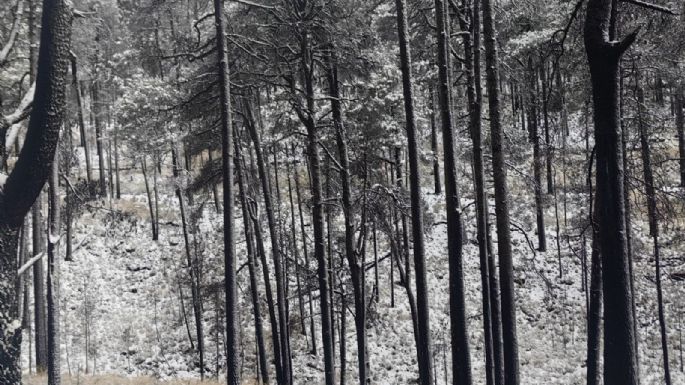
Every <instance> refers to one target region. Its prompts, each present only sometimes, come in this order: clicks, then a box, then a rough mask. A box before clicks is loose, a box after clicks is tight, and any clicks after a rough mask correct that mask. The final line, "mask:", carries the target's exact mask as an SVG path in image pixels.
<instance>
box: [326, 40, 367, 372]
mask: <svg viewBox="0 0 685 385" xmlns="http://www.w3.org/2000/svg"><path fill="white" fill-rule="evenodd" d="M332 49H333V48H331V50H332ZM329 55H330V56H329V57H327V59H328V66H329V69H328V86H329V93H330V95H331V108H332V110H333V124H334V126H335V138H336V143H337V147H338V158H339V160H340V180H341V187H342V209H343V216H344V219H345V256H346V258H347V263H348V264H349V267H350V276H351V278H352V290H353V295H354V318H355V319H354V321H355V332H356V335H357V369H358V373H359V384H360V385H366V382H367V377H368V373H367V358H366V354H367V337H366V299H365V298H364V272H363V271H364V266H363V264H362V261H361V259H360V255H359V250H357V249H356V248H355V245H354V232H355V226H354V223H353V220H354V209H353V206H352V189H351V183H350V166H349V164H350V160H349V155H348V152H347V132H346V130H345V126H344V125H343V118H342V106H341V103H340V90H339V85H338V69H337V63H336V60H337V58H336V56H335V52H331V53H330V54H329ZM362 226H364V224H362ZM360 231H363V230H360ZM342 288H343V286H342V283H341V289H342ZM343 300H344V296H343ZM346 312H347V310H346V309H345V304H344V302H343V304H342V306H341V325H340V328H341V333H340V339H341V340H340V346H341V349H340V365H341V383H342V382H343V381H344V380H343V379H344V370H343V369H342V367H343V362H344V361H345V356H344V348H343V347H344V340H345V333H344V320H345V313H346Z"/></svg>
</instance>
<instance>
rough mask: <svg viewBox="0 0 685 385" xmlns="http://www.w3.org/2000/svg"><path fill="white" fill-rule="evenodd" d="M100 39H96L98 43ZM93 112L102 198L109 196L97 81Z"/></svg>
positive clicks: (92, 94)
mask: <svg viewBox="0 0 685 385" xmlns="http://www.w3.org/2000/svg"><path fill="white" fill-rule="evenodd" d="M97 40H98V39H97V38H96V41H97ZM95 76H97V75H95ZM90 101H91V110H92V111H93V116H94V118H93V120H94V122H95V147H96V149H97V153H98V168H99V171H98V175H99V178H100V179H99V181H100V186H99V187H100V188H99V191H100V196H101V197H103V198H104V197H106V196H107V177H106V174H105V172H106V168H105V149H104V144H103V142H104V140H105V137H104V133H103V132H102V116H101V115H102V110H101V108H100V83H99V82H98V81H97V80H95V81H94V82H93V86H92V88H91V98H90Z"/></svg>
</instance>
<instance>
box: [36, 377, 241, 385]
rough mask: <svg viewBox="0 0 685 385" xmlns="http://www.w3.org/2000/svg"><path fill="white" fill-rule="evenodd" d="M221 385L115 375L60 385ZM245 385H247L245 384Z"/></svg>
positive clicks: (39, 380) (41, 382) (40, 383)
mask: <svg viewBox="0 0 685 385" xmlns="http://www.w3.org/2000/svg"><path fill="white" fill-rule="evenodd" d="M46 383H47V376H43V375H30V376H24V378H23V384H24V385H45V384H46ZM162 384H163V385H199V384H202V385H221V384H225V382H221V381H214V380H205V381H202V382H200V380H197V379H183V380H181V379H176V380H165V381H163V380H159V379H155V378H153V377H123V376H115V375H102V376H89V375H79V376H69V375H65V376H63V377H62V385H162ZM246 385H247V384H246Z"/></svg>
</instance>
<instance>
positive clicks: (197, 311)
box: [171, 143, 205, 380]
mask: <svg viewBox="0 0 685 385" xmlns="http://www.w3.org/2000/svg"><path fill="white" fill-rule="evenodd" d="M171 160H172V167H173V172H174V178H176V179H177V182H176V191H175V192H176V197H177V198H178V206H179V209H180V212H181V228H182V230H183V244H184V245H185V254H186V263H187V264H188V277H189V278H190V293H191V297H192V300H193V315H194V317H195V334H196V337H197V351H198V354H199V358H200V380H204V378H205V344H204V329H203V327H202V326H203V325H202V318H203V317H202V293H201V292H200V284H201V283H200V278H199V274H198V271H199V266H198V261H197V256H193V253H192V251H191V250H190V237H189V235H188V224H187V218H186V202H185V194H184V193H183V191H182V190H181V187H180V184H179V183H180V181H178V178H180V176H181V170H180V167H181V166H180V164H179V160H178V151H177V150H176V143H171Z"/></svg>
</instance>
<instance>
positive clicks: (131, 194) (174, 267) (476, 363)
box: [22, 174, 685, 385]
mask: <svg viewBox="0 0 685 385" xmlns="http://www.w3.org/2000/svg"><path fill="white" fill-rule="evenodd" d="M424 178H425V179H426V180H425V181H424V182H425V184H424V185H429V180H428V179H429V178H430V176H429V175H426V176H424ZM122 179H123V180H124V181H125V182H126V183H125V184H122V188H124V190H125V191H122V193H124V195H123V196H122V199H121V200H114V201H112V202H111V203H110V202H109V201H107V200H102V201H99V202H94V203H93V205H92V206H91V207H89V208H87V209H86V211H85V212H84V213H83V214H82V215H81V216H80V217H79V218H77V219H75V221H74V222H75V229H74V244H75V245H80V247H79V248H78V250H77V251H76V252H75V255H74V261H73V262H65V263H63V265H62V272H63V274H62V298H63V300H62V303H61V306H62V333H63V338H62V357H63V358H62V363H63V366H64V368H63V369H64V372H65V373H67V372H69V373H72V374H73V373H83V372H85V371H88V372H89V373H93V372H95V373H96V374H97V375H96V376H94V377H92V378H91V377H90V376H86V375H83V374H79V375H77V376H76V377H74V376H72V377H68V378H67V379H65V381H64V383H65V384H69V385H71V384H84V385H90V384H103V385H105V384H107V385H110V384H111V385H117V384H122V385H125V384H130V385H139V384H140V385H148V384H157V382H155V381H156V380H153V378H161V379H165V380H168V381H171V382H168V383H169V384H179V385H180V384H194V383H195V382H193V381H192V380H193V379H197V378H199V369H198V367H199V366H198V358H197V354H196V353H195V351H194V350H193V348H192V347H191V342H190V341H191V340H190V339H189V337H188V336H189V335H192V339H194V338H195V334H194V333H195V332H194V330H195V329H194V325H193V320H192V307H191V299H190V290H189V288H188V282H187V271H186V269H185V268H184V267H183V266H184V264H185V262H184V261H185V255H184V248H183V237H182V234H181V226H180V221H179V219H178V218H179V216H178V208H177V207H178V204H177V201H176V197H175V196H174V195H173V194H171V193H170V191H172V189H171V187H170V186H169V185H164V184H160V190H161V191H162V192H164V191H169V192H167V193H162V194H160V218H161V220H160V225H161V235H160V239H159V241H158V242H153V241H151V236H150V234H151V232H150V220H149V215H148V213H147V200H146V196H145V190H144V187H143V183H142V178H141V177H140V176H139V175H137V174H130V175H128V174H123V175H122ZM512 179H513V181H512V184H511V191H512V192H511V194H512V196H511V202H512V207H511V214H512V244H513V247H514V252H515V260H514V266H515V276H516V280H515V281H516V287H515V288H516V295H517V306H516V309H517V316H518V337H519V354H520V361H521V378H522V382H523V383H525V384H529V385H537V384H539V385H542V384H560V385H562V384H563V385H569V384H582V383H584V381H585V380H584V378H585V356H586V353H585V352H586V340H585V334H586V331H585V322H586V321H585V314H586V292H585V290H584V288H583V283H582V279H581V271H582V264H581V258H580V256H581V255H582V252H581V251H580V248H581V246H580V245H581V241H580V237H579V234H580V231H579V230H578V229H580V228H582V227H583V221H584V218H587V209H586V208H585V207H587V206H586V200H587V196H586V194H584V193H582V183H583V182H582V181H583V179H582V178H575V179H576V180H578V181H580V182H576V183H577V185H578V186H581V187H578V186H576V185H573V184H569V186H568V193H567V194H565V196H562V194H561V193H560V195H559V196H558V199H559V202H558V211H559V221H560V223H561V225H560V226H561V233H560V234H561V236H560V238H559V247H560V250H561V253H560V254H559V253H558V250H557V238H556V233H555V232H554V231H553V230H554V228H555V221H556V219H557V216H556V215H555V206H554V200H553V197H552V196H546V197H545V199H546V202H547V205H546V207H547V209H546V212H545V215H546V221H547V231H548V233H547V244H548V251H546V252H539V251H537V250H536V248H537V244H536V243H537V236H536V234H535V216H534V213H533V210H532V209H531V208H532V207H534V202H533V194H532V193H531V191H530V190H531V188H530V184H529V183H528V181H527V180H526V179H525V178H517V177H516V176H515V175H514V177H513V178H512ZM569 180H573V176H569ZM469 187H470V186H464V188H463V191H462V204H463V206H464V223H466V224H467V233H468V239H469V242H467V243H466V244H465V246H464V264H465V266H464V275H465V287H466V304H467V308H466V310H467V319H468V330H469V337H470V341H469V342H470V346H471V355H472V357H471V361H472V365H473V371H474V379H475V382H474V383H475V384H482V383H484V373H483V371H484V363H483V361H484V360H483V352H482V351H483V348H482V338H483V336H482V308H481V292H480V286H481V285H480V273H479V262H478V247H477V245H476V243H475V238H476V237H475V228H474V227H473V225H472V224H473V223H474V222H475V221H474V218H473V216H474V213H473V207H474V205H473V204H472V202H473V194H472V191H470V190H469ZM578 191H581V192H578ZM423 198H424V201H425V203H426V205H425V206H426V208H427V213H426V217H427V221H426V226H427V228H426V234H427V235H426V242H427V247H426V258H427V266H428V282H429V298H430V310H431V314H430V322H431V328H432V331H433V333H432V338H433V346H434V349H433V352H434V357H433V362H434V366H435V377H436V379H437V383H438V384H448V383H450V378H451V375H450V373H449V370H450V369H449V366H450V364H449V357H450V350H449V308H448V303H449V301H448V297H449V296H448V290H447V289H448V274H447V266H448V262H447V255H446V251H445V250H446V242H447V234H446V230H445V225H444V220H445V218H444V212H445V210H444V196H442V195H435V194H432V193H431V192H430V191H428V190H425V191H424V194H423ZM210 202H211V199H210V198H209V196H207V197H201V196H198V197H196V202H195V206H194V207H196V208H200V211H201V214H198V215H196V220H195V221H194V222H195V226H196V230H197V234H201V237H200V236H198V241H199V242H198V244H200V249H199V250H198V251H199V252H200V253H202V255H203V258H204V262H203V264H204V270H205V274H204V277H203V282H204V285H203V293H204V294H203V298H204V313H203V316H204V324H205V348H206V358H205V365H206V367H207V370H206V371H207V377H211V376H213V373H215V372H216V368H217V367H221V365H222V364H223V363H224V362H225V359H224V356H223V354H224V353H223V352H224V346H223V342H222V341H223V336H222V329H221V328H217V327H216V325H223V323H224V320H223V308H222V307H223V304H222V301H221V298H222V295H221V293H220V291H218V290H217V288H220V282H221V275H222V266H223V262H222V261H223V253H222V239H221V228H222V226H221V223H222V222H221V217H220V216H219V215H217V213H216V211H215V210H214V207H213V206H212V205H211V203H210ZM564 202H565V203H564ZM490 209H491V211H494V205H493V202H491V205H490ZM283 210H284V212H287V210H288V207H287V206H286V205H285V204H284V206H283ZM493 215H494V214H493ZM634 215H635V216H636V218H637V220H636V221H635V223H634V225H633V230H634V253H635V255H636V258H635V266H634V269H635V270H634V271H635V286H636V304H637V317H638V320H639V323H638V331H639V337H640V338H639V343H640V364H641V377H642V384H643V385H656V384H661V383H662V381H663V374H662V373H663V364H662V359H661V357H662V355H661V345H660V340H659V329H658V322H657V313H656V291H655V290H656V289H655V284H654V263H653V260H652V259H651V258H650V255H651V241H650V238H649V236H648V234H647V229H646V225H645V220H644V219H646V218H644V215H643V214H642V213H640V212H636V213H635V214H634ZM236 223H242V221H241V220H240V219H239V218H237V219H236ZM240 227H241V226H240ZM336 227H339V226H336ZM566 229H568V232H566ZM679 229H680V228H679V227H675V226H674V227H673V228H671V229H666V231H665V234H664V236H663V238H662V239H663V242H664V246H665V247H664V255H663V261H664V267H663V270H664V277H667V275H668V274H669V273H671V272H674V271H676V270H677V269H683V266H680V265H679V262H678V261H680V260H681V256H680V254H679V250H677V248H669V247H668V245H670V244H678V242H676V241H677V239H676V238H678V237H680V236H681V235H680V233H681V231H680V230H682V229H680V230H679ZM339 236H340V234H335V235H334V239H336V237H339ZM242 237H243V234H242V230H238V234H237V239H242ZM588 238H589V237H588ZM493 240H496V237H495V234H494V228H493ZM569 242H570V244H571V246H572V247H569ZM267 245H268V242H267ZM495 245H496V242H495ZM378 246H379V250H378V254H379V258H382V257H383V256H385V255H386V254H387V250H388V247H387V244H386V242H384V241H383V238H379V245H378ZM589 247H590V242H589V239H588V240H587V242H586V249H587V250H588V253H589ZM243 249H244V243H243V242H239V243H238V245H237V250H238V256H239V259H240V260H239V264H238V265H239V266H242V265H243V263H244V258H245V257H244V252H243ZM569 250H574V251H573V252H571V251H569ZM268 252H269V251H268V250H267V253H268ZM370 253H371V252H370ZM371 258H373V256H372V254H371V255H367V261H368V260H371ZM379 266H380V277H381V284H380V287H379V302H378V303H377V304H374V305H373V306H372V308H371V309H370V312H369V322H368V323H369V327H368V330H367V331H368V341H369V356H370V362H371V373H372V374H371V376H372V383H374V384H378V385H393V384H411V383H414V382H415V381H416V377H417V370H416V358H415V357H416V353H415V347H414V340H413V337H412V335H413V332H412V326H411V317H410V312H409V307H408V305H407V300H406V298H407V297H406V293H405V291H404V289H403V288H402V287H401V286H399V285H395V287H394V296H395V305H396V306H395V307H394V308H393V307H391V306H390V300H391V298H390V296H391V291H390V281H389V279H390V263H389V259H384V260H382V262H381V263H380V265H379ZM560 266H561V269H562V271H561V275H560V271H559V268H560ZM272 268H273V267H272ZM272 271H273V270H272ZM341 276H346V275H341ZM367 284H368V287H369V292H370V291H371V287H372V285H373V274H372V270H370V271H369V273H368V274H367ZM290 290H291V296H292V297H291V298H292V299H291V301H290V312H291V339H292V351H293V367H294V374H295V383H296V384H319V383H322V372H323V370H322V362H321V361H322V360H321V344H320V342H319V343H318V344H317V345H318V349H319V351H318V355H312V354H310V353H308V352H309V346H310V343H311V336H310V335H309V330H306V334H303V332H302V329H301V327H300V326H299V325H300V316H299V313H298V306H297V297H296V290H297V286H296V282H295V279H294V277H291V280H290ZM346 290H348V291H349V290H350V288H349V287H348V288H347V289H346ZM664 293H665V298H664V302H665V306H666V315H667V324H668V325H669V347H670V353H671V360H670V361H671V363H672V365H671V368H672V376H673V383H674V384H685V375H684V374H683V372H682V371H681V370H680V369H681V368H680V356H679V354H680V350H679V349H680V348H681V347H682V337H681V333H682V332H680V328H682V325H681V324H679V322H682V321H681V320H682V311H683V309H684V308H685V307H684V306H683V302H682V301H683V298H685V285H683V284H682V282H675V281H672V280H669V279H665V280H664ZM239 294H240V298H241V301H240V314H242V320H241V323H240V324H241V331H240V333H241V334H240V336H241V339H242V340H243V344H242V346H243V347H244V351H243V354H242V357H241V370H242V378H243V379H244V380H245V382H243V383H244V384H251V383H252V382H251V381H253V379H252V378H254V373H255V372H256V365H255V353H254V350H255V348H254V347H255V342H254V328H253V320H252V310H251V308H252V307H251V304H250V302H249V282H248V279H247V269H242V270H241V271H240V273H239ZM312 297H313V298H315V301H316V302H315V303H314V313H315V314H314V316H315V319H316V321H317V324H316V330H317V333H320V332H321V329H320V325H319V324H318V321H319V320H318V314H317V311H318V300H317V299H316V298H317V297H318V294H317V293H316V292H312ZM264 306H265V304H264V303H263V304H262V312H263V317H264V325H265V333H266V335H265V339H266V341H267V342H269V341H270V338H271V334H270V331H269V327H268V325H269V323H268V319H267V318H266V314H267V313H266V310H265V307H264ZM336 306H337V308H338V309H339V308H340V307H339V306H340V305H339V304H337V305H336ZM348 306H349V303H348ZM305 307H306V308H307V310H306V311H305V313H307V314H306V315H305V316H306V317H308V307H307V306H305ZM184 314H185V316H184ZM339 315H340V314H338V316H339ZM184 319H188V321H187V323H188V324H187V325H186V322H184ZM339 321H340V317H338V318H337V320H336V323H337V324H338V325H339ZM346 322H347V324H346V333H345V338H346V341H347V353H346V357H347V369H346V373H347V379H348V382H349V381H353V380H354V378H355V376H356V364H357V363H356V344H355V343H354V341H355V340H354V338H355V336H354V324H353V318H352V314H351V312H348V313H347V315H346ZM319 338H320V336H319ZM339 338H340V333H339V331H338V333H336V341H339ZM24 342H25V343H24V344H22V345H23V347H24V367H29V365H28V352H29V349H30V348H31V345H30V341H29V335H28V333H24ZM27 342H28V343H27ZM338 349H339V347H336V365H337V371H338V373H339V370H340V368H339V363H340V360H339V350H338ZM267 352H269V353H271V352H272V350H271V346H270V344H268V345H267ZM270 355H271V354H269V356H270ZM86 368H88V369H86ZM100 374H103V375H104V376H103V377H100V376H99V375H100ZM118 376H123V377H118ZM129 376H130V378H129ZM41 381H42V382H41ZM179 381H180V382H179ZM188 381H190V382H188ZM39 383H45V382H44V380H41V379H40V378H29V380H28V381H27V384H29V385H33V384H39ZM165 383H167V382H165ZM205 383H206V384H210V382H205Z"/></svg>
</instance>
